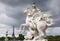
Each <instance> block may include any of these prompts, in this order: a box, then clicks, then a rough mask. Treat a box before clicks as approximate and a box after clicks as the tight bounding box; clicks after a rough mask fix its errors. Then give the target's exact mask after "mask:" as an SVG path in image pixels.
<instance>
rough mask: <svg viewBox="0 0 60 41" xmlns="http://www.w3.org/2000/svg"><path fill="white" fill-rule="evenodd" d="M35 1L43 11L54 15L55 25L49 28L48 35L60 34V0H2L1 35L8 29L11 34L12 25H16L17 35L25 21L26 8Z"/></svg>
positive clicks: (0, 1)
mask: <svg viewBox="0 0 60 41" xmlns="http://www.w3.org/2000/svg"><path fill="white" fill-rule="evenodd" d="M32 2H35V3H36V5H37V7H38V8H39V9H41V11H42V12H45V13H47V14H48V13H49V14H52V15H53V19H54V21H55V23H56V24H55V26H54V27H52V28H48V29H47V35H60V10H59V9H60V0H0V36H5V34H6V31H8V34H9V35H10V36H11V34H12V27H13V25H14V26H15V34H16V36H17V35H18V34H19V26H20V24H22V23H24V21H25V17H26V16H25V15H24V14H23V11H24V9H25V8H27V7H29V6H31V4H32Z"/></svg>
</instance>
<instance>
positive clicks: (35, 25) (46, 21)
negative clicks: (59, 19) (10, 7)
mask: <svg viewBox="0 0 60 41" xmlns="http://www.w3.org/2000/svg"><path fill="white" fill-rule="evenodd" d="M24 14H25V15H26V23H25V24H21V26H20V28H22V26H24V27H25V26H27V27H28V28H29V31H28V32H27V35H26V36H25V40H27V41H29V40H31V41H38V40H39V41H48V40H47V39H45V38H46V29H47V27H49V26H52V25H53V24H54V23H53V19H52V18H51V16H50V15H48V14H43V12H41V10H39V9H38V8H37V7H36V5H35V3H33V5H32V8H27V9H26V10H25V11H24ZM23 30H24V28H23ZM25 40H24V41H25Z"/></svg>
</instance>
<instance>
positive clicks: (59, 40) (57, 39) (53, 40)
mask: <svg viewBox="0 0 60 41" xmlns="http://www.w3.org/2000/svg"><path fill="white" fill-rule="evenodd" d="M4 39H5V37H0V40H2V41H3V40H4ZM8 39H9V40H12V39H13V38H12V37H8ZM15 39H16V40H24V35H22V34H19V36H18V37H15ZM47 39H48V41H60V36H47Z"/></svg>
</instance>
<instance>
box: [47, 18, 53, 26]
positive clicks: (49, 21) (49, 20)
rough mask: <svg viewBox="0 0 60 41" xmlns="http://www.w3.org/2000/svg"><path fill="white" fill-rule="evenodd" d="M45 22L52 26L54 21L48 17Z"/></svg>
mask: <svg viewBox="0 0 60 41" xmlns="http://www.w3.org/2000/svg"><path fill="white" fill-rule="evenodd" d="M46 22H47V26H53V25H54V21H53V19H52V18H48V19H47V21H46Z"/></svg>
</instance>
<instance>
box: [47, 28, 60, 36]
mask: <svg viewBox="0 0 60 41" xmlns="http://www.w3.org/2000/svg"><path fill="white" fill-rule="evenodd" d="M47 35H53V36H54V35H60V27H51V28H48V29H47Z"/></svg>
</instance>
